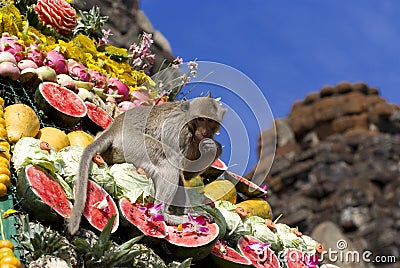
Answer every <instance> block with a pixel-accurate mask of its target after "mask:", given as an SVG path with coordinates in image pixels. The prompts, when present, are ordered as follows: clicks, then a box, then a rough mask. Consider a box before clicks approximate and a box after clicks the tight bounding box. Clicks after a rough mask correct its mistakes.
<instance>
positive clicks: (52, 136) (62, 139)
mask: <svg viewBox="0 0 400 268" xmlns="http://www.w3.org/2000/svg"><path fill="white" fill-rule="evenodd" d="M36 138H38V139H40V140H42V141H45V142H47V143H48V144H50V146H51V147H53V148H54V150H56V151H59V150H61V149H62V148H64V147H67V146H69V139H68V136H67V134H65V132H64V131H62V130H59V129H58V128H54V127H45V128H42V129H40V130H39V133H38V134H37V136H36Z"/></svg>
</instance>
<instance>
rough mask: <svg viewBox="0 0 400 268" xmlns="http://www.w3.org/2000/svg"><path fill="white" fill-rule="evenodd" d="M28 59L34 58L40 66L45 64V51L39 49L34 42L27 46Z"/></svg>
mask: <svg viewBox="0 0 400 268" xmlns="http://www.w3.org/2000/svg"><path fill="white" fill-rule="evenodd" d="M25 58H26V59H28V60H32V61H34V62H35V63H36V65H37V66H38V67H40V66H43V64H44V59H45V58H46V56H45V54H44V52H42V51H40V50H39V49H38V45H37V44H32V45H30V46H29V47H28V48H26V57H25Z"/></svg>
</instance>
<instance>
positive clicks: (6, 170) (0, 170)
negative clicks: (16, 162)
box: [0, 166, 11, 176]
mask: <svg viewBox="0 0 400 268" xmlns="http://www.w3.org/2000/svg"><path fill="white" fill-rule="evenodd" d="M1 174H5V175H7V176H10V175H11V173H10V169H9V168H6V167H4V166H0V175H1Z"/></svg>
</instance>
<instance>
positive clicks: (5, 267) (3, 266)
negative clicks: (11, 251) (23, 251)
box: [0, 263, 17, 268]
mask: <svg viewBox="0 0 400 268" xmlns="http://www.w3.org/2000/svg"><path fill="white" fill-rule="evenodd" d="M0 268H17V266H15V265H12V264H9V263H4V264H0Z"/></svg>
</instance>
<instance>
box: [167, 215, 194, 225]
mask: <svg viewBox="0 0 400 268" xmlns="http://www.w3.org/2000/svg"><path fill="white" fill-rule="evenodd" d="M163 216H164V221H165V223H166V224H168V225H179V224H183V223H185V222H188V221H189V219H188V217H187V216H186V215H180V216H178V215H171V214H167V213H164V214H163Z"/></svg>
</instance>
